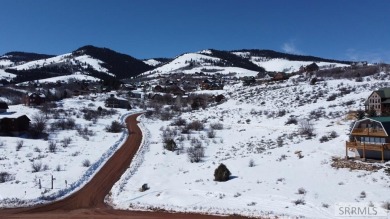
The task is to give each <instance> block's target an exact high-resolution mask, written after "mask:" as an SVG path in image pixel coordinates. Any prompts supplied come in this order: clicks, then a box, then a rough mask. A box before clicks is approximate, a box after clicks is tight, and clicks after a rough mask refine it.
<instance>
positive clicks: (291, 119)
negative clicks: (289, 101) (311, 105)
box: [284, 117, 298, 125]
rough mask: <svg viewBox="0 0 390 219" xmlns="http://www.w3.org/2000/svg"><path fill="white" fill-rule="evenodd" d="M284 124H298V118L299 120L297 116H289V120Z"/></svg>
mask: <svg viewBox="0 0 390 219" xmlns="http://www.w3.org/2000/svg"><path fill="white" fill-rule="evenodd" d="M284 124H285V125H290V124H294V125H296V124H298V120H297V118H295V117H289V118H288V119H287V122H286V123H284Z"/></svg>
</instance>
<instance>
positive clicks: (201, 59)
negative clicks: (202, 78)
mask: <svg viewBox="0 0 390 219" xmlns="http://www.w3.org/2000/svg"><path fill="white" fill-rule="evenodd" d="M313 62H314V63H316V64H317V65H318V66H319V67H320V69H326V68H335V67H345V66H350V64H351V62H346V61H338V60H330V59H323V58H318V57H314V56H300V55H291V54H286V53H279V52H275V51H271V50H238V51H220V50H213V49H210V50H202V51H199V52H194V53H185V54H182V55H180V56H177V57H176V58H175V59H173V60H172V61H170V62H168V63H166V64H164V65H161V66H160V67H157V68H155V69H153V70H150V71H147V72H145V73H144V75H147V76H154V75H156V74H157V75H158V74H173V73H185V74H193V73H196V72H203V73H221V74H235V75H236V76H239V77H241V76H255V75H257V74H258V73H259V72H266V71H268V72H286V73H292V72H296V71H299V69H300V67H302V66H307V65H310V64H312V63H313ZM148 63H153V64H157V62H152V61H150V60H148ZM158 64H160V63H158ZM155 66H156V65H155Z"/></svg>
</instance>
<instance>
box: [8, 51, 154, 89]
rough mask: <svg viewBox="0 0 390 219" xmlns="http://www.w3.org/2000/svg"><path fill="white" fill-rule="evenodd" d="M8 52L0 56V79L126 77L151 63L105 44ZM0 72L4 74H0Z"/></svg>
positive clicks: (144, 69) (18, 80)
mask: <svg viewBox="0 0 390 219" xmlns="http://www.w3.org/2000/svg"><path fill="white" fill-rule="evenodd" d="M8 57H9V55H7V54H6V55H4V56H2V59H0V61H1V63H3V64H4V65H3V66H1V65H0V67H2V68H3V69H4V70H3V72H2V74H1V75H0V77H1V78H0V79H6V76H8V78H9V75H6V73H11V74H14V75H15V77H16V79H15V80H16V82H23V81H31V80H38V79H47V78H52V77H58V76H64V75H72V74H78V75H79V74H84V75H88V76H92V77H95V78H100V79H107V78H116V79H122V78H129V77H134V76H137V75H139V74H140V73H142V72H144V71H147V70H150V69H152V68H153V67H152V66H150V65H147V64H145V63H144V62H143V61H141V60H138V59H136V58H133V57H131V56H129V55H125V54H121V53H118V52H115V51H113V50H110V49H107V48H98V47H94V46H84V47H81V48H79V49H77V50H75V51H73V52H71V53H66V54H62V55H58V56H43V57H44V58H41V59H33V60H31V59H30V60H27V61H22V62H15V61H13V60H11V59H8ZM3 75H4V76H3Z"/></svg>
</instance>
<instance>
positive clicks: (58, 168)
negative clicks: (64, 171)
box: [56, 164, 61, 172]
mask: <svg viewBox="0 0 390 219" xmlns="http://www.w3.org/2000/svg"><path fill="white" fill-rule="evenodd" d="M56 171H57V172H60V171H61V165H59V164H58V165H57V167H56Z"/></svg>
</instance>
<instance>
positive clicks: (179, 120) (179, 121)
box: [172, 118, 187, 126]
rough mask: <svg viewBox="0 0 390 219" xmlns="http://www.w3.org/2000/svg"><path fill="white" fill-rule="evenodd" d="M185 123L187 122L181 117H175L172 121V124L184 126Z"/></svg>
mask: <svg viewBox="0 0 390 219" xmlns="http://www.w3.org/2000/svg"><path fill="white" fill-rule="evenodd" d="M186 124H187V121H186V120H185V119H183V118H178V119H175V120H174V121H173V122H172V125H174V126H185V125H186Z"/></svg>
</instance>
